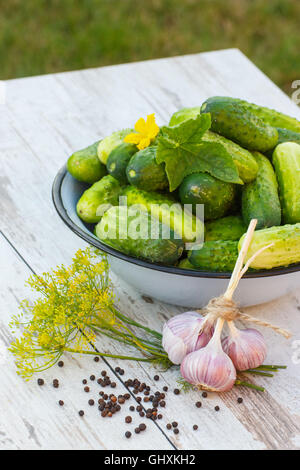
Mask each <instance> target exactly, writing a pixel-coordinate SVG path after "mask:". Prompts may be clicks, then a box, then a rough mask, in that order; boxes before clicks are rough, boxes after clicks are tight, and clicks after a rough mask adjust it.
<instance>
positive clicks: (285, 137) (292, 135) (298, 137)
mask: <svg viewBox="0 0 300 470" xmlns="http://www.w3.org/2000/svg"><path fill="white" fill-rule="evenodd" d="M277 132H278V142H277V145H279V144H283V143H284V142H295V143H296V144H300V133H298V132H294V131H290V130H288V129H282V128H280V127H277ZM275 148H276V147H275ZM274 150H275V149H272V150H268V151H267V152H265V154H266V156H267V157H268V158H272V155H273V152H274Z"/></svg>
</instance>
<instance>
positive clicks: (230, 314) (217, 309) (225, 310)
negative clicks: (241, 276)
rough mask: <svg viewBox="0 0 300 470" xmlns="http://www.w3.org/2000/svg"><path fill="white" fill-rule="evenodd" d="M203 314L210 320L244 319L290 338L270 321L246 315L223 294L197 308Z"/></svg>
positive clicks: (287, 333) (288, 334)
mask: <svg viewBox="0 0 300 470" xmlns="http://www.w3.org/2000/svg"><path fill="white" fill-rule="evenodd" d="M197 311H198V312H199V313H201V315H203V316H209V319H210V320H212V322H215V321H216V320H218V318H222V319H223V320H225V321H228V322H229V321H234V320H244V321H247V322H251V323H255V324H256V325H259V326H264V327H266V328H271V329H272V330H274V331H276V333H279V334H280V335H282V336H284V337H285V338H287V339H288V338H290V337H291V334H290V332H289V331H287V330H285V329H283V328H280V327H278V326H276V325H273V324H272V323H269V322H266V321H263V320H259V319H258V318H256V317H253V316H252V315H248V314H247V313H244V312H241V311H240V309H239V308H238V305H237V303H236V302H235V301H234V300H232V299H227V298H226V297H224V296H223V295H221V296H220V297H215V298H214V299H211V300H210V301H209V303H208V304H207V306H206V307H205V308H203V309H201V310H197Z"/></svg>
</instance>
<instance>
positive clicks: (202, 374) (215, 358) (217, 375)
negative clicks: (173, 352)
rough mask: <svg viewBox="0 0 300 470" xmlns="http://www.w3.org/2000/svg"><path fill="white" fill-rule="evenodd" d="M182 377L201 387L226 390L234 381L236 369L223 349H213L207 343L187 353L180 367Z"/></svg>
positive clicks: (218, 390)
mask: <svg viewBox="0 0 300 470" xmlns="http://www.w3.org/2000/svg"><path fill="white" fill-rule="evenodd" d="M180 372H181V375H182V377H183V378H184V379H185V380H186V381H187V382H189V383H191V384H193V385H196V386H198V387H199V388H201V389H204V390H209V391H214V392H227V391H229V390H231V389H232V387H233V386H234V383H235V381H236V370H235V367H234V365H233V363H232V361H231V359H230V358H229V357H228V356H227V354H225V353H224V351H221V350H220V351H215V350H214V349H213V348H211V347H210V346H209V345H208V346H206V347H205V348H202V349H199V350H198V351H194V352H192V353H190V354H188V355H187V356H186V357H185V358H184V360H183V362H182V364H181V367H180Z"/></svg>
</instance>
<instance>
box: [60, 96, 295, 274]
mask: <svg viewBox="0 0 300 470" xmlns="http://www.w3.org/2000/svg"><path fill="white" fill-rule="evenodd" d="M202 114H206V115H209V116H210V119H211V126H210V128H209V130H206V131H205V132H204V134H203V136H202V138H201V142H202V143H212V144H218V145H219V147H216V148H222V149H224V150H226V155H227V156H228V155H229V158H230V159H231V161H233V162H234V168H236V170H237V175H238V182H235V183H233V182H228V180H226V178H222V179H219V178H217V177H216V176H213V175H212V174H211V173H212V172H207V171H198V172H194V170H192V169H191V171H190V172H189V168H188V167H187V168H185V169H184V177H183V178H182V181H181V183H180V185H179V186H178V187H177V188H176V190H174V191H173V192H170V191H169V187H170V184H169V183H170V179H169V175H168V171H167V167H166V166H165V163H158V162H157V153H158V151H159V150H158V149H159V136H160V134H158V136H157V138H156V139H155V140H154V141H153V142H152V143H151V145H150V146H149V147H147V148H145V149H143V150H138V148H137V146H136V145H134V144H128V143H125V142H124V138H125V136H126V135H128V134H129V133H130V132H133V130H132V129H123V130H121V131H117V132H114V133H113V134H112V135H110V136H108V137H105V138H104V139H103V140H101V141H98V142H96V143H95V144H93V145H91V146H89V147H88V148H86V149H83V150H80V151H78V152H75V153H74V154H73V155H71V156H70V158H69V159H68V162H67V168H68V171H69V172H70V173H71V175H72V176H73V177H74V178H76V179H77V180H79V181H83V182H85V183H88V184H89V185H91V186H90V187H89V188H88V189H87V190H86V191H85V192H84V193H83V194H82V196H81V198H80V199H79V201H78V204H77V213H78V216H79V217H80V218H81V219H82V220H83V221H84V222H86V223H87V224H95V226H94V227H93V231H94V235H95V236H97V237H98V238H99V239H100V240H102V241H103V242H104V243H106V244H108V245H110V246H112V247H114V248H115V249H117V250H119V251H122V252H124V253H126V254H128V255H131V256H134V257H137V258H141V259H144V260H147V261H150V262H153V263H159V264H163V265H174V266H178V267H180V268H182V269H192V270H198V271H203V270H205V271H217V272H230V271H232V269H233V267H234V264H235V262H236V258H237V256H238V251H239V249H240V247H241V244H242V241H243V237H244V233H245V232H246V230H247V226H248V224H249V222H250V220H251V219H253V218H256V219H257V220H258V224H257V229H256V231H255V234H254V237H253V241H252V243H251V246H250V249H249V252H248V258H249V257H250V256H252V254H253V253H254V252H256V251H257V250H258V249H259V248H261V247H263V246H266V245H269V244H270V243H273V246H272V247H270V248H269V249H267V250H266V251H264V252H263V253H262V254H261V255H259V256H258V257H257V258H256V259H255V261H254V263H253V264H252V265H251V267H252V269H257V270H259V269H272V268H276V267H282V266H288V265H290V264H295V263H299V262H300V122H299V121H298V120H297V119H295V118H292V117H290V116H287V115H285V114H282V113H279V112H277V111H274V110H272V109H269V108H265V107H262V106H258V105H255V104H252V103H248V102H246V101H243V100H240V99H236V98H230V97H218V96H217V97H211V98H209V99H207V100H206V101H205V102H204V103H203V104H202V106H199V107H194V108H184V109H182V110H180V111H177V112H176V113H174V114H173V115H172V117H171V119H170V122H169V124H168V128H167V129H170V128H172V129H175V130H176V129H179V126H182V123H186V122H187V121H188V120H191V119H192V120H196V119H199V115H202ZM195 122H196V123H197V121H195ZM195 148H196V146H195ZM202 148H206V147H205V146H204V147H202ZM202 152H203V151H202ZM171 157H172V155H171ZM204 157H205V156H204ZM202 158H203V155H202ZM207 158H209V157H207ZM211 158H214V157H213V156H212V157H211ZM159 161H161V160H159ZM209 163H210V164H211V163H213V164H214V161H213V162H209ZM215 164H216V165H218V164H220V163H219V161H218V160H217V159H216V163H215ZM225 166H226V165H225ZM222 170H224V175H225V174H226V168H222ZM236 170H234V171H236ZM189 173H190V174H189ZM120 197H126V199H127V206H129V208H130V207H131V206H134V205H136V204H141V205H143V207H144V210H145V213H144V214H143V218H144V221H146V222H147V221H148V222H149V224H150V222H152V221H153V219H155V220H156V222H157V233H156V237H154V238H153V237H151V236H150V235H149V237H145V233H143V234H141V236H140V237H138V239H137V238H136V236H135V237H134V238H131V237H130V236H128V234H127V237H125V236H122V234H120V233H119V231H117V233H118V235H116V231H115V229H114V230H112V229H111V228H112V227H114V228H115V227H116V226H117V227H121V225H122V224H123V222H124V219H128V220H126V223H127V224H128V223H134V222H135V217H140V215H139V216H136V215H135V213H134V212H132V213H130V211H126V210H125V209H124V207H122V205H120ZM183 204H190V205H191V207H192V209H193V210H192V212H190V213H188V214H187V213H186V212H184V213H183V212H182V210H181V205H183ZM198 204H204V221H205V224H204V225H203V223H202V222H200V221H199V219H198V218H197V217H196V212H195V210H194V209H195V208H196V205H198ZM150 207H151V214H150V212H149V211H150ZM153 207H156V208H157V209H155V210H154V212H153ZM174 207H175V209H174ZM176 207H177V208H178V210H177V209H176ZM183 218H185V220H183ZM187 219H188V220H187ZM121 222H122V224H121ZM186 222H188V223H186ZM183 226H184V230H182V227H183ZM186 227H190V229H189V228H186ZM166 229H168V230H169V233H170V237H168V238H165V237H164V236H163V234H164V233H165V230H166ZM203 231H204V245H203V246H202V247H201V248H198V249H191V250H188V251H187V250H186V246H187V245H186V244H187V243H193V242H194V241H195V233H196V238H197V239H198V238H199V236H201V233H203ZM179 233H180V236H178V234H179Z"/></svg>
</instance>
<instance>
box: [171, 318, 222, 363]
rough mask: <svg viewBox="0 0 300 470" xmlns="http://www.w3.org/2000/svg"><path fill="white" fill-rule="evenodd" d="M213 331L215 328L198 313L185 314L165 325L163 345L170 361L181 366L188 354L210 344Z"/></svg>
mask: <svg viewBox="0 0 300 470" xmlns="http://www.w3.org/2000/svg"><path fill="white" fill-rule="evenodd" d="M204 322H205V323H204ZM202 328H203V331H201V330H202ZM213 331H214V330H213V326H212V325H210V324H209V323H207V322H206V321H205V319H204V318H203V317H202V315H200V314H199V313H198V312H194V311H190V312H184V313H181V314H179V315H176V316H174V317H173V318H171V319H170V320H169V321H168V322H167V323H165V325H164V327H163V338H162V345H163V348H164V350H165V351H166V352H167V354H168V357H169V359H170V360H171V361H172V362H173V363H174V364H181V362H182V360H183V358H184V357H185V356H186V355H187V354H189V353H190V352H192V351H195V350H196V349H198V348H201V347H203V346H205V345H206V344H207V343H208V342H209V340H210V338H211V337H212V334H213Z"/></svg>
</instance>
